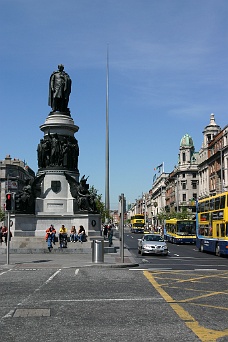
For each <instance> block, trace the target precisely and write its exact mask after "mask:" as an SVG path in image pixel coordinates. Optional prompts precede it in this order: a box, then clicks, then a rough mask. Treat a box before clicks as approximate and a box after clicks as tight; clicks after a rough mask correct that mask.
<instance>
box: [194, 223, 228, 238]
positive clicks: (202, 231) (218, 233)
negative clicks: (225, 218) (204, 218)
mask: <svg viewBox="0 0 228 342" xmlns="http://www.w3.org/2000/svg"><path fill="white" fill-rule="evenodd" d="M212 233H213V234H212ZM199 235H203V236H208V237H212V235H213V237H218V238H219V237H221V238H222V237H228V223H226V224H225V223H220V224H219V223H217V224H216V225H215V227H214V232H213V230H212V227H209V226H204V225H203V226H199Z"/></svg>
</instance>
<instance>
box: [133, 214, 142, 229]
mask: <svg viewBox="0 0 228 342" xmlns="http://www.w3.org/2000/svg"><path fill="white" fill-rule="evenodd" d="M144 226H145V217H144V214H136V215H134V216H132V217H131V232H132V233H143V232H144Z"/></svg>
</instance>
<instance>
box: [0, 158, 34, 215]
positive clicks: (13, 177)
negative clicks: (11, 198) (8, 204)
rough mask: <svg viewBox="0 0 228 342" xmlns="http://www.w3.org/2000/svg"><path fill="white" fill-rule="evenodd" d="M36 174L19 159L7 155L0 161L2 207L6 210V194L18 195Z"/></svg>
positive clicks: (0, 199) (0, 201) (0, 204)
mask: <svg viewBox="0 0 228 342" xmlns="http://www.w3.org/2000/svg"><path fill="white" fill-rule="evenodd" d="M34 177H35V172H34V171H33V170H32V169H30V167H28V166H27V165H25V163H24V162H23V161H21V160H19V159H16V158H14V159H12V158H11V157H10V155H7V156H6V157H5V159H4V160H1V161H0V179H1V183H0V186H1V188H0V207H1V210H4V206H5V200H6V193H7V192H11V193H18V192H19V191H21V190H22V189H23V187H24V186H25V183H26V181H27V180H28V179H31V180H33V179H34Z"/></svg>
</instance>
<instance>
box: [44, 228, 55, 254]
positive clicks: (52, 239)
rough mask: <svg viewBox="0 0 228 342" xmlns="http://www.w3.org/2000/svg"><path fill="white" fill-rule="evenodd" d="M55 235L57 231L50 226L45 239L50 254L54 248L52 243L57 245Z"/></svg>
mask: <svg viewBox="0 0 228 342" xmlns="http://www.w3.org/2000/svg"><path fill="white" fill-rule="evenodd" d="M55 234H56V230H55V228H54V226H53V224H51V225H50V227H49V228H48V229H46V236H45V239H46V241H47V243H48V250H49V252H51V249H52V248H53V247H52V242H53V244H54V245H55Z"/></svg>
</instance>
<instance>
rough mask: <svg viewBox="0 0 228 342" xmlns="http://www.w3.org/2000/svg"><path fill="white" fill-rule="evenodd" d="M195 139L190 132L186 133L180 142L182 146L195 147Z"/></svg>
mask: <svg viewBox="0 0 228 342" xmlns="http://www.w3.org/2000/svg"><path fill="white" fill-rule="evenodd" d="M193 146H194V144H193V140H192V137H191V136H190V135H189V134H185V135H184V136H183V138H182V139H181V142H180V147H193Z"/></svg>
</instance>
